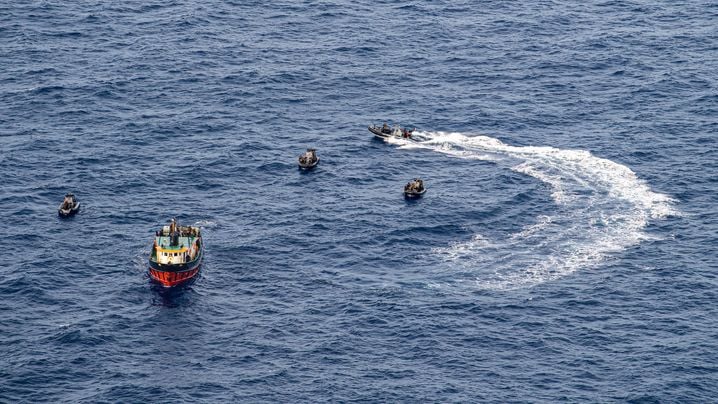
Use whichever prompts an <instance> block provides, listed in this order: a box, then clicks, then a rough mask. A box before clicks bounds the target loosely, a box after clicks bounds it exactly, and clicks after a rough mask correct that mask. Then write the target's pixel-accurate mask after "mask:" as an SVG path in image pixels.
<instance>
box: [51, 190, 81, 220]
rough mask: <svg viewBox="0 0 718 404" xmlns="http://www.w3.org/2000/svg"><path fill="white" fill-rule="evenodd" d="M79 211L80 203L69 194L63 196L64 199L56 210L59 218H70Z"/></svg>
mask: <svg viewBox="0 0 718 404" xmlns="http://www.w3.org/2000/svg"><path fill="white" fill-rule="evenodd" d="M79 211H80V202H78V201H77V198H75V195H73V194H72V193H71V192H68V193H67V194H66V195H65V199H63V200H62V203H61V204H60V206H59V207H58V208H57V214H58V215H60V217H68V216H72V215H74V214H75V213H77V212H79Z"/></svg>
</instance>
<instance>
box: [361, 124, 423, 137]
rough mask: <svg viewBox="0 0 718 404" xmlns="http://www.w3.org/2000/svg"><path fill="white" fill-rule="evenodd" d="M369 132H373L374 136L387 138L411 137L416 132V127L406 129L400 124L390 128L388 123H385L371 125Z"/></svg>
mask: <svg viewBox="0 0 718 404" xmlns="http://www.w3.org/2000/svg"><path fill="white" fill-rule="evenodd" d="M369 132H371V133H373V134H374V136H376V137H378V138H382V139H387V138H391V137H393V138H400V139H411V135H412V132H414V129H411V130H409V129H406V128H401V127H399V126H394V127H393V128H390V127H389V126H387V124H384V126H376V125H372V126H370V127H369Z"/></svg>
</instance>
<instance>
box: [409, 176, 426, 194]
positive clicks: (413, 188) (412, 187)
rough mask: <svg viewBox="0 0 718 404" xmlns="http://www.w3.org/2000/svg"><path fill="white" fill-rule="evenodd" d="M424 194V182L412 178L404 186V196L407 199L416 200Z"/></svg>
mask: <svg viewBox="0 0 718 404" xmlns="http://www.w3.org/2000/svg"><path fill="white" fill-rule="evenodd" d="M425 193H426V188H425V187H424V181H422V180H421V179H420V178H414V179H413V180H411V181H409V182H408V183H407V184H406V185H405V186H404V196H405V197H407V198H418V197H420V196H422V195H424V194H425Z"/></svg>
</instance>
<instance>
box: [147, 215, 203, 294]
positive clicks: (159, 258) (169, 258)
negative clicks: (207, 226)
mask: <svg viewBox="0 0 718 404" xmlns="http://www.w3.org/2000/svg"><path fill="white" fill-rule="evenodd" d="M203 252H204V244H203V243H202V233H201V231H200V228H199V227H195V226H180V225H179V224H178V223H177V221H176V220H175V219H172V221H171V222H170V224H169V225H166V226H163V227H162V229H161V230H158V231H157V232H156V233H155V241H154V244H153V245H152V252H151V254H150V259H149V263H150V271H149V272H150V278H151V279H152V280H153V281H155V282H157V283H159V284H161V285H162V286H164V287H167V288H169V287H173V286H178V285H182V284H185V283H188V282H190V281H191V280H193V279H195V277H196V276H197V274H198V273H199V268H200V265H201V263H202V255H203Z"/></svg>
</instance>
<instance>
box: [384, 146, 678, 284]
mask: <svg viewBox="0 0 718 404" xmlns="http://www.w3.org/2000/svg"><path fill="white" fill-rule="evenodd" d="M415 137H416V139H415V140H416V141H406V140H403V139H391V140H390V143H393V144H396V145H398V146H399V148H400V149H412V148H423V149H430V150H433V151H436V152H440V153H444V154H448V155H451V156H454V157H456V158H461V159H480V160H492V161H495V162H496V163H497V164H498V166H499V167H505V168H507V169H510V170H513V171H515V172H519V173H522V174H525V175H527V176H530V177H533V178H535V179H537V180H539V181H541V182H543V183H545V184H546V185H547V186H549V187H550V189H551V197H552V199H553V202H554V203H555V204H556V205H557V207H558V210H557V211H552V214H551V215H548V214H546V215H543V214H542V215H539V216H538V217H536V218H535V223H534V224H532V225H530V226H527V227H525V228H524V229H522V230H521V231H520V232H518V233H516V234H512V235H510V236H508V237H506V239H502V240H488V239H486V238H485V237H484V236H482V235H481V234H476V235H474V237H473V239H472V240H469V241H463V242H457V243H455V244H453V245H450V246H447V247H443V248H438V249H435V250H434V253H435V254H436V255H437V256H438V257H440V258H441V259H443V260H445V261H446V262H448V263H451V264H452V266H453V267H455V268H456V269H457V270H461V273H464V274H466V276H467V277H468V279H461V280H460V281H462V282H466V281H467V280H470V281H472V282H475V283H476V285H477V286H478V287H480V288H486V289H515V288H522V287H531V286H534V285H537V284H540V283H543V282H547V281H551V280H555V279H558V278H560V277H562V276H565V275H568V274H571V273H573V272H575V271H577V270H579V269H583V268H588V267H593V266H595V265H597V264H599V263H600V262H601V261H602V260H603V259H605V258H606V257H607V256H608V255H609V254H612V253H616V252H620V251H623V250H625V249H626V248H628V247H630V246H633V245H636V244H637V243H639V242H640V241H641V240H644V239H646V238H647V237H648V235H647V234H645V233H644V229H645V227H646V226H647V224H648V222H649V220H651V219H662V218H665V217H667V216H670V215H675V214H677V213H676V211H675V210H674V207H673V205H674V203H675V201H674V200H673V199H672V198H670V197H668V196H667V195H664V194H660V193H656V192H653V191H652V190H651V189H650V187H649V186H648V184H646V182H645V181H643V180H641V179H640V178H638V177H637V176H636V174H635V173H634V172H633V171H632V170H631V169H629V168H628V167H626V166H624V165H621V164H619V163H616V162H614V161H611V160H608V159H604V158H600V157H596V156H594V155H593V154H591V153H590V152H588V151H585V150H562V149H557V148H553V147H538V146H523V147H520V146H510V145H507V144H504V143H503V142H501V141H500V140H498V139H495V138H491V137H488V136H467V135H464V134H461V133H444V132H418V133H416V135H415ZM487 268H490V269H489V270H487Z"/></svg>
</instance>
